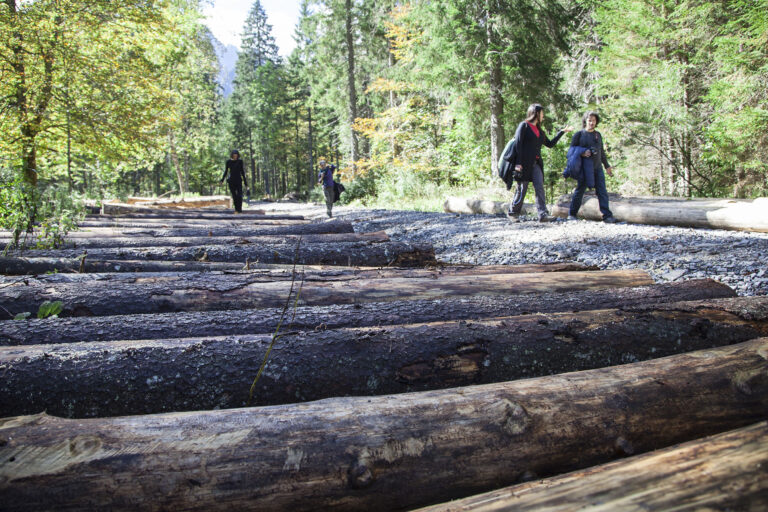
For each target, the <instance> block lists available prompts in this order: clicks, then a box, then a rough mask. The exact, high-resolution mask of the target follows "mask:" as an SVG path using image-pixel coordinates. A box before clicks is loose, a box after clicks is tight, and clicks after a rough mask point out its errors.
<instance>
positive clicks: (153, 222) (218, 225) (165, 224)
mask: <svg viewBox="0 0 768 512" xmlns="http://www.w3.org/2000/svg"><path fill="white" fill-rule="evenodd" d="M232 217H233V218H231V219H221V220H207V219H189V220H186V219H122V220H121V219H120V218H116V219H115V220H106V219H105V220H84V221H81V222H78V223H77V225H78V226H79V227H81V228H118V229H123V228H128V229H162V228H173V229H198V230H199V229H208V230H216V229H227V228H232V227H235V228H237V227H240V228H243V227H250V226H258V227H263V226H295V225H301V224H310V222H309V221H306V220H279V219H271V218H266V217H265V218H264V219H259V220H254V219H248V220H238V219H237V218H236V216H234V215H233V216H232Z"/></svg>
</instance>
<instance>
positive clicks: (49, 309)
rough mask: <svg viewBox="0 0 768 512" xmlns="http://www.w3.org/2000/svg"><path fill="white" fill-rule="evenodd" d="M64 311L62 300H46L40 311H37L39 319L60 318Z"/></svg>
mask: <svg viewBox="0 0 768 512" xmlns="http://www.w3.org/2000/svg"><path fill="white" fill-rule="evenodd" d="M63 310H64V303H63V302H61V301H60V300H57V301H54V302H51V301H48V300H46V301H45V302H43V303H42V304H40V309H38V310H37V318H58V317H59V313H61V312H62V311H63Z"/></svg>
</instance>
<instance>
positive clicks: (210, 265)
mask: <svg viewBox="0 0 768 512" xmlns="http://www.w3.org/2000/svg"><path fill="white" fill-rule="evenodd" d="M251 266H255V265H254V264H251ZM245 268H246V267H245V264H243V263H222V262H218V263H217V262H210V261H146V260H94V259H91V258H88V257H86V258H85V261H82V260H81V259H80V258H2V257H0V274H6V275H30V274H45V273H47V272H99V273H103V272H170V271H178V272H190V271H200V272H210V271H225V270H229V271H237V270H243V269H245Z"/></svg>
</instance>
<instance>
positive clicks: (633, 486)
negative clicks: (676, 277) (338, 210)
mask: <svg viewBox="0 0 768 512" xmlns="http://www.w3.org/2000/svg"><path fill="white" fill-rule="evenodd" d="M127 206H128V207H130V213H124V214H123V215H112V216H93V217H90V218H88V219H87V220H86V221H85V222H86V223H87V225H88V227H87V228H85V230H84V231H83V232H78V233H75V234H73V236H71V237H70V238H69V239H68V240H67V243H68V244H69V245H68V247H69V248H63V249H60V250H51V251H39V252H37V251H35V252H33V251H25V252H24V253H23V254H22V255H16V256H14V257H11V258H4V259H2V260H0V271H2V273H3V274H5V275H4V276H3V277H0V317H1V318H3V319H2V320H0V375H2V380H1V381H0V503H2V507H0V508H2V509H3V510H46V509H54V508H57V509H70V508H71V509H116V510H136V509H153V510H159V509H162V510H166V509H184V510H233V509H236V510H240V509H244V510H286V509H291V510H296V511H300V510H318V509H329V510H393V509H408V508H414V507H420V506H425V505H431V504H437V503H441V502H448V501H449V500H454V499H457V498H464V499H465V500H466V501H456V502H451V503H449V504H447V505H435V507H437V508H436V510H485V509H484V508H482V507H484V506H486V505H484V504H485V503H490V504H491V505H488V507H490V508H493V507H494V506H497V507H501V508H503V507H504V506H507V505H508V504H509V503H511V502H512V501H510V500H518V499H519V497H520V496H523V497H524V498H525V499H526V500H528V501H525V503H526V505H528V504H530V506H531V507H537V506H538V507H542V506H546V507H556V506H558V504H559V503H564V504H567V505H572V504H573V503H586V504H589V503H593V502H594V499H595V498H594V496H596V495H600V496H603V495H604V494H605V493H607V492H609V491H610V499H611V500H613V501H611V503H615V504H616V508H622V506H624V504H632V503H633V502H632V501H631V500H632V499H633V498H632V497H633V496H638V495H643V494H654V489H662V488H666V487H667V486H670V485H671V486H677V487H680V489H681V490H680V492H678V493H668V492H657V493H655V495H658V496H659V497H658V498H657V499H658V500H659V501H658V503H659V504H660V505H659V506H661V507H664V506H669V507H671V506H675V505H678V504H680V503H681V502H683V501H684V500H688V499H692V497H693V496H696V497H697V499H700V500H702V501H701V503H703V504H706V505H707V506H712V507H722V508H729V507H730V508H739V509H755V510H756V509H760V508H762V507H764V506H765V503H766V502H765V492H766V487H765V481H766V478H765V476H766V475H765V467H766V462H767V459H768V454H766V451H765V449H764V446H765V445H766V435H767V434H766V429H768V427H766V424H765V423H764V422H763V423H758V422H760V421H763V420H765V419H766V416H765V411H766V410H768V355H767V354H768V297H736V296H735V294H734V293H733V291H732V290H731V289H730V288H728V287H726V286H724V285H721V284H719V283H716V282H714V281H711V280H697V281H687V282H679V283H668V284H653V282H652V280H651V279H650V277H649V276H648V275H647V274H645V273H644V272H639V271H633V270H620V271H602V270H599V269H595V268H590V267H584V266H583V265H578V264H570V263H566V264H559V265H543V266H537V265H520V266H489V267H474V266H447V265H443V264H440V263H439V262H437V261H436V260H435V257H434V252H433V251H432V249H431V247H429V246H423V245H421V246H420V245H414V244H408V243H405V242H399V241H391V240H389V239H388V238H387V236H386V234H385V233H372V234H371V233H369V234H366V233H354V231H353V229H352V226H351V225H349V224H348V223H344V222H339V221H328V222H314V223H312V222H309V221H307V220H304V219H301V218H296V217H293V218H290V217H291V216H283V218H281V219H278V218H275V217H272V216H267V215H263V214H259V213H253V211H250V213H246V214H244V215H242V216H235V215H231V213H230V214H227V213H222V212H221V211H216V212H213V211H207V210H203V209H200V208H197V207H189V206H190V205H186V206H187V208H185V209H181V208H179V209H175V210H173V209H172V208H171V207H170V206H171V205H168V204H164V205H162V208H160V207H159V206H160V205H155V206H158V208H155V209H152V210H149V209H148V205H139V206H137V205H127ZM125 211H127V210H120V212H125ZM0 237H2V234H0ZM299 237H301V242H299V241H298V238H299ZM243 240H247V242H244V241H243ZM241 241H242V242H241ZM82 251H87V253H86V254H85V257H81V254H82ZM270 254H282V255H284V256H283V257H281V258H277V257H270V256H269V255H270ZM352 256H354V257H352ZM345 257H346V259H345ZM54 270H55V271H56V272H57V273H53V274H51V273H48V272H51V271H54ZM54 301H61V304H60V308H59V309H58V316H57V317H55V318H41V319H34V318H29V319H26V320H10V318H12V317H17V316H25V314H27V313H29V314H30V315H31V316H32V317H34V316H35V315H36V314H37V313H38V312H42V311H44V310H45V308H41V307H40V306H41V305H42V304H43V303H46V302H47V303H49V304H50V303H51V302H54ZM750 425H752V426H750ZM705 436H714V437H709V438H707V437H705ZM676 443H690V444H684V445H681V446H679V447H672V445H674V444H676ZM670 447H672V448H670ZM652 450H663V451H661V452H658V453H650V454H645V453H646V452H649V451H652ZM627 456H634V457H633V458H630V459H625V460H621V461H618V462H611V461H615V460H616V459H619V458H623V457H627ZM739 457H740V458H742V459H743V461H744V462H742V463H739V462H738V461H737V460H736V459H737V458H739ZM739 460H741V459H739ZM606 464H607V465H606ZM697 464H711V465H713V466H714V467H716V468H717V469H718V471H714V470H713V471H709V472H708V473H707V479H706V480H705V481H702V482H701V485H700V487H697V488H695V489H687V488H686V489H684V487H685V486H683V485H682V484H679V483H676V482H682V481H687V480H686V479H690V478H693V477H692V476H687V475H691V474H694V473H686V471H689V472H690V471H696V465H697ZM596 465H598V466H596ZM593 466H595V467H593ZM566 472H571V473H568V474H565V475H563V473H566ZM638 472H639V473H641V475H642V478H640V479H636V480H633V481H631V482H630V481H629V480H628V478H629V475H632V476H637V473H638ZM557 475H562V476H557ZM734 475H737V476H734ZM547 477H550V479H549V480H545V481H543V482H541V483H539V482H538V481H539V480H540V479H541V478H547ZM735 479H738V482H739V483H743V482H746V484H744V485H746V486H747V489H746V490H744V489H743V487H738V486H736V484H735V483H734V482H736V480H735ZM526 480H537V482H536V483H528V484H523V486H522V487H520V486H518V487H512V488H507V487H506V486H509V485H512V484H516V483H519V482H521V481H526ZM611 482H616V483H618V484H619V485H612V484H611ZM553 487H556V488H557V489H558V491H557V496H558V497H559V499H560V500H561V501H560V502H558V501H557V500H556V499H554V498H552V496H551V495H550V494H548V493H547V489H550V488H553ZM739 489H741V490H739ZM494 490H495V491H494ZM486 491H493V494H491V495H480V496H479V497H472V495H475V494H477V493H482V492H486ZM504 500H507V501H504ZM553 500H554V501H553ZM514 503H515V505H516V506H517V504H518V502H517V501H514ZM520 503H523V502H520ZM441 507H442V508H441ZM473 507H475V508H473ZM490 508H488V509H490ZM553 509H554V508H553Z"/></svg>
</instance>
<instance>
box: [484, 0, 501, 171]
mask: <svg viewBox="0 0 768 512" xmlns="http://www.w3.org/2000/svg"><path fill="white" fill-rule="evenodd" d="M498 16H499V13H498V12H497V4H496V2H495V0H485V32H486V44H487V49H486V58H487V65H488V88H489V95H488V96H489V103H490V114H491V115H490V129H491V175H492V176H493V177H496V176H498V175H499V157H500V156H501V151H502V148H503V147H504V144H505V141H504V121H503V119H504V96H503V95H502V91H503V89H504V71H503V68H502V65H501V51H502V46H503V45H502V44H501V43H500V41H499V35H498V32H497V29H496V18H497V17H498Z"/></svg>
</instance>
